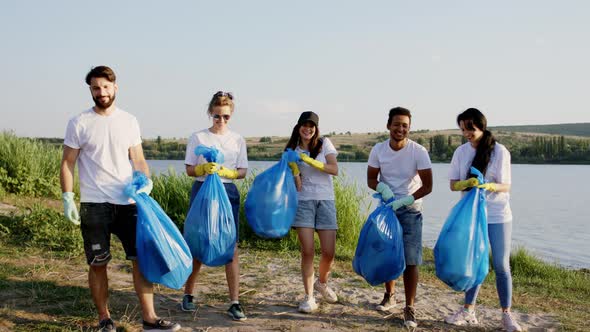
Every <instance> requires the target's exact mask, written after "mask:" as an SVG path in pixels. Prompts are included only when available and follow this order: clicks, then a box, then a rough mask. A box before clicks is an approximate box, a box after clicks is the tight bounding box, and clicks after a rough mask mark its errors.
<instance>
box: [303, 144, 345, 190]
mask: <svg viewBox="0 0 590 332" xmlns="http://www.w3.org/2000/svg"><path fill="white" fill-rule="evenodd" d="M295 151H296V152H297V153H302V152H303V153H307V154H309V151H307V150H303V149H301V148H300V147H299V146H298V147H297V148H296V149H295ZM330 154H333V155H335V156H337V155H338V152H337V151H336V148H335V147H334V144H332V142H330V140H329V139H328V138H327V137H323V138H322V148H321V149H320V152H319V153H318V155H317V156H316V157H315V160H317V161H321V162H322V163H326V156H327V155H330ZM297 165H298V166H299V171H300V172H301V191H300V192H299V195H298V198H299V200H300V201H310V200H329V201H333V200H334V184H333V182H332V175H330V174H328V173H326V172H322V171H320V170H317V169H315V168H313V167H311V166H310V165H308V164H306V163H304V162H303V161H300V162H298V163H297Z"/></svg>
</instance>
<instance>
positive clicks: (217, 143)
mask: <svg viewBox="0 0 590 332" xmlns="http://www.w3.org/2000/svg"><path fill="white" fill-rule="evenodd" d="M207 114H208V115H209V118H210V119H211V126H210V127H209V128H206V129H203V130H201V131H197V132H195V133H193V134H192V135H191V136H190V138H189V140H188V144H187V146H186V157H185V159H184V164H185V166H186V174H187V175H189V176H193V177H196V181H195V182H194V183H193V187H192V190H191V196H190V203H189V208H190V205H191V204H192V202H193V199H194V198H195V196H196V195H197V193H198V192H199V189H200V188H201V185H202V184H203V181H205V178H206V177H207V176H208V175H209V174H214V173H217V174H218V175H219V176H220V177H221V181H222V182H223V185H224V187H225V190H226V192H227V195H228V197H229V201H230V203H231V206H232V213H233V216H234V221H235V223H236V234H239V232H238V225H239V211H240V193H239V191H238V188H237V187H236V185H235V184H234V183H233V180H235V179H243V178H244V177H245V176H246V172H247V170H248V157H247V154H246V141H245V140H244V138H243V137H242V136H241V135H239V134H238V133H236V132H234V131H232V130H230V129H229V126H228V124H229V122H230V121H231V119H232V116H233V114H234V97H233V95H232V94H231V93H229V92H223V91H218V92H216V93H215V94H214V95H213V97H212V98H211V101H210V102H209V107H208V108H207ZM201 144H203V145H205V146H208V147H211V146H214V147H215V148H217V149H219V150H220V151H221V153H223V157H224V159H225V160H224V162H223V164H217V163H213V162H207V161H206V160H205V159H204V158H203V156H196V155H195V153H194V150H195V148H196V147H197V146H199V145H201ZM201 266H202V262H200V261H198V260H196V259H195V260H194V261H193V272H192V273H191V275H190V276H189V278H188V280H187V282H186V285H185V288H184V296H183V298H182V305H181V307H182V310H183V311H189V312H192V311H195V310H196V304H195V298H194V288H195V282H196V281H197V276H198V275H199V271H200V269H201ZM225 276H226V279H227V284H228V286H229V297H230V304H229V309H228V310H227V313H228V314H229V316H230V317H232V319H233V320H245V319H246V315H245V314H244V310H243V308H242V306H241V305H240V302H239V300H238V294H239V283H240V280H239V278H240V265H239V261H238V246H237V244H236V248H235V251H234V257H233V260H232V261H231V262H230V263H228V264H226V265H225Z"/></svg>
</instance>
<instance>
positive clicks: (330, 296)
mask: <svg viewBox="0 0 590 332" xmlns="http://www.w3.org/2000/svg"><path fill="white" fill-rule="evenodd" d="M313 289H315V290H316V291H318V292H320V293H321V294H322V296H323V297H324V300H326V302H328V303H336V302H338V296H337V295H336V293H335V292H334V291H333V290H332V289H331V288H330V287H329V286H328V283H325V284H324V283H321V282H320V280H319V279H318V280H316V281H315V283H314V284H313Z"/></svg>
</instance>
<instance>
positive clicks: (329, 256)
mask: <svg viewBox="0 0 590 332" xmlns="http://www.w3.org/2000/svg"><path fill="white" fill-rule="evenodd" d="M335 255H336V250H334V249H333V248H328V249H324V248H322V258H323V259H324V260H328V261H333V260H334V256H335Z"/></svg>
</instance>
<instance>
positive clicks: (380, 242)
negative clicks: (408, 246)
mask: <svg viewBox="0 0 590 332" xmlns="http://www.w3.org/2000/svg"><path fill="white" fill-rule="evenodd" d="M373 197H376V198H379V199H380V200H379V203H380V204H379V206H378V207H377V208H376V209H375V211H373V212H372V213H371V214H370V215H369V217H368V218H367V221H366V222H365V224H364V225H363V228H362V229H361V233H360V235H359V241H358V244H357V246H356V252H355V253H354V258H353V259H352V268H353V269H354V272H356V273H357V274H358V275H360V276H361V277H363V278H365V280H367V282H368V283H369V284H371V285H372V286H376V285H379V284H382V283H384V282H386V281H390V280H395V279H397V278H398V277H399V276H400V275H401V274H402V273H403V272H404V270H405V269H406V258H405V254H404V240H403V230H402V226H401V224H400V223H399V220H398V219H397V216H396V215H395V211H393V209H392V208H391V205H388V204H389V203H391V202H393V201H394V199H393V198H392V199H390V200H388V201H387V202H384V201H383V200H382V199H381V194H375V195H373Z"/></svg>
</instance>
